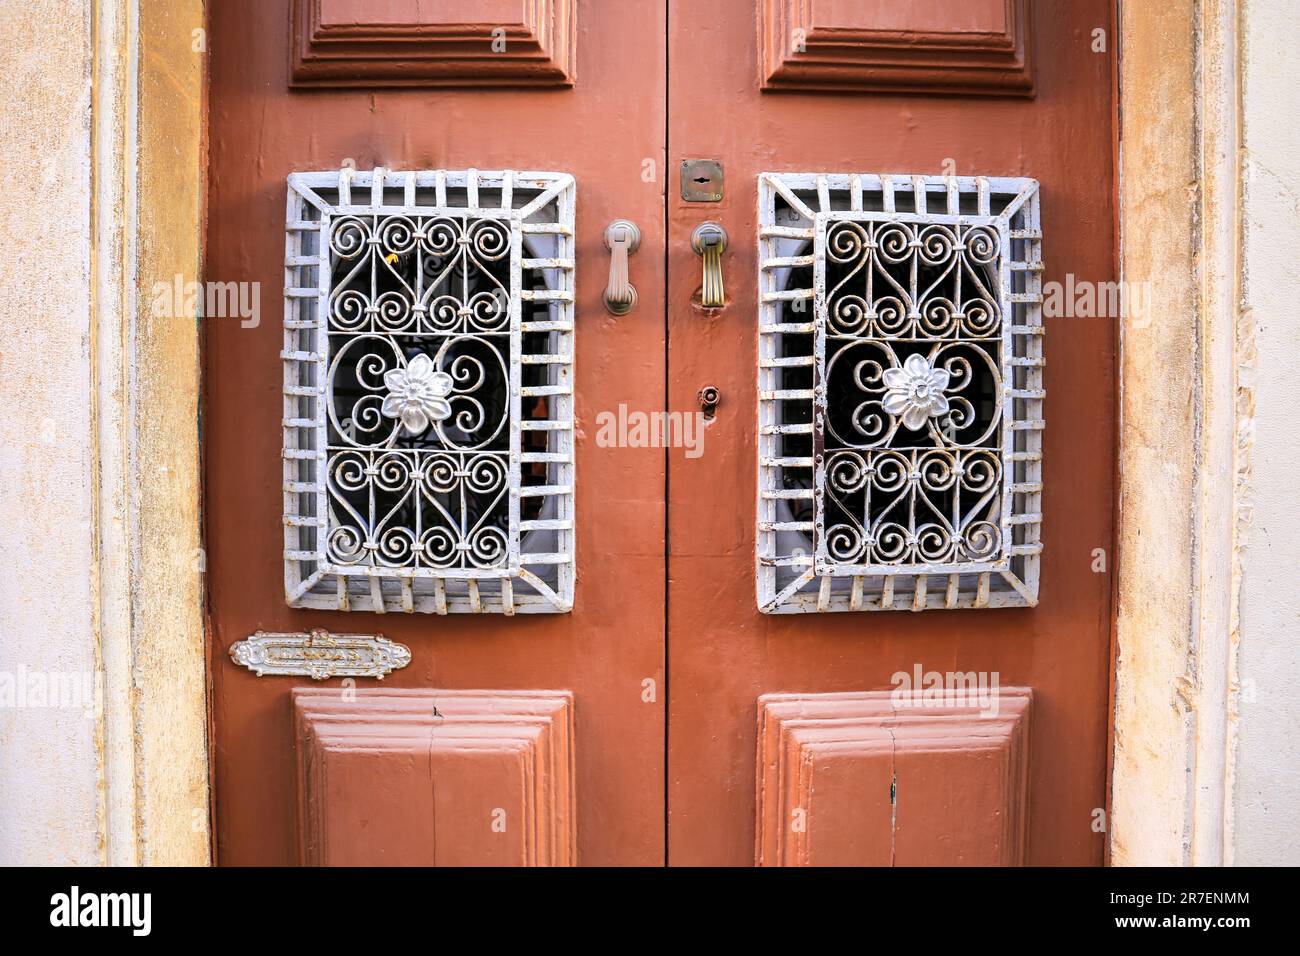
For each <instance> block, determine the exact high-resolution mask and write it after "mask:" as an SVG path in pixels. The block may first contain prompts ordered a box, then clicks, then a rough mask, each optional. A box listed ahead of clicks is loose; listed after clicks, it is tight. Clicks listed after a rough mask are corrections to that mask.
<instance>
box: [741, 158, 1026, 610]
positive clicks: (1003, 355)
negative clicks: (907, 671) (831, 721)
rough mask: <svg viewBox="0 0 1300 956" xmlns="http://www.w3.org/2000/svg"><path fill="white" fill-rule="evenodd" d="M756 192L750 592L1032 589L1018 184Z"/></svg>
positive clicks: (842, 596) (796, 604)
mask: <svg viewBox="0 0 1300 956" xmlns="http://www.w3.org/2000/svg"><path fill="white" fill-rule="evenodd" d="M761 191H762V198H761V204H760V213H761V217H762V220H761V224H760V243H761V246H762V249H761V253H762V255H761V259H760V265H759V287H760V295H761V303H760V316H759V328H760V333H761V337H760V354H759V385H760V449H759V482H760V487H759V502H760V504H759V526H758V546H759V552H758V555H757V562H758V568H757V573H758V591H759V605H760V607H761V608H762V609H763V610H766V611H773V612H789V611H827V610H875V609H911V610H922V609H924V608H928V607H947V608H952V607H987V606H1001V605H1023V604H1033V603H1035V602H1036V600H1037V575H1038V554H1039V552H1040V551H1041V543H1040V538H1039V530H1040V526H1041V514H1040V512H1041V507H1040V494H1041V429H1042V398H1043V390H1042V378H1041V377H1042V364H1043V363H1042V345H1041V333H1042V328H1041V320H1040V303H1041V294H1040V292H1039V278H1038V276H1039V272H1040V271H1041V268H1042V266H1041V259H1040V253H1039V240H1040V233H1039V230H1038V218H1037V217H1038V207H1037V184H1036V183H1035V182H1034V181H1032V180H1023V179H985V178H982V177H980V178H970V179H968V178H950V177H902V176H883V177H882V176H866V175H862V176H848V175H816V174H810V175H799V174H779V175H777V174H765V175H764V176H762V177H761ZM936 200H938V202H939V204H940V205H941V206H942V208H943V210H944V211H943V212H942V213H938V212H930V211H929V207H930V204H932V203H935V201H936ZM809 312H811V315H809V314H808V313H809Z"/></svg>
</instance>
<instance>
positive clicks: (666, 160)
mask: <svg viewBox="0 0 1300 956" xmlns="http://www.w3.org/2000/svg"><path fill="white" fill-rule="evenodd" d="M671 57H672V0H664V149H663V164H662V167H661V174H660V180H659V182H660V186H661V191H662V193H663V200H664V205H663V236H664V243H663V246H664V248H663V255H664V392H663V394H664V398H663V404H664V411H668V410H669V409H670V408H671V406H672V391H671V390H672V374H671V371H672V369H671V364H670V363H671V356H672V353H671V352H670V351H669V348H668V346H669V340H668V337H669V330H670V321H669V316H670V312H669V307H668V297H669V293H670V290H671V283H670V282H669V274H668V265H669V255H668V250H669V241H670V240H669V230H670V229H671V221H670V217H669V214H668V211H669V207H668V200H669V194H670V191H671V185H672V184H671V182H670V180H671V178H672V151H671V146H672V128H673V125H672V97H671V95H670V94H671V89H672V87H671V84H670V80H669V77H670V76H671V71H672V60H671ZM663 444H664V448H663V455H664V464H663V467H664V580H663V586H664V601H663V604H664V608H663V622H664V624H663V626H664V642H663V644H664V646H663V667H662V674H663V678H662V680H661V684H662V687H661V688H660V690H661V691H662V693H663V702H664V704H663V708H664V709H663V715H664V718H663V719H664V759H663V768H664V855H663V859H664V866H665V867H667V866H668V864H669V861H668V821H669V818H670V816H669V812H668V790H669V787H668V783H669V780H670V779H671V778H670V777H669V775H668V760H669V749H668V729H669V713H670V710H669V707H668V700H669V696H668V695H669V694H670V693H671V691H670V689H669V683H670V681H669V676H668V640H669V634H668V582H669V580H670V576H669V568H668V562H669V560H670V559H671V553H672V548H671V541H672V537H671V535H670V534H669V525H668V522H669V519H670V518H671V516H672V512H671V509H670V508H669V500H670V498H669V490H670V483H671V470H670V468H669V465H670V464H671V461H672V459H671V457H670V451H671V450H670V449H669V448H668V445H669V443H668V442H664V443H663Z"/></svg>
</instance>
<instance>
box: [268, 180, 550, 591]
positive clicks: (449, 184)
mask: <svg viewBox="0 0 1300 956" xmlns="http://www.w3.org/2000/svg"><path fill="white" fill-rule="evenodd" d="M357 189H363V190H365V195H364V197H362V198H363V201H360V202H357V201H354V199H353V195H354V190H357ZM572 217H573V180H572V177H569V176H567V175H563V174H556V173H513V172H509V171H507V172H500V173H488V172H479V171H476V170H469V171H466V172H447V171H433V172H427V173H393V172H390V171H387V170H383V169H376V170H374V171H373V172H372V173H354V172H353V171H351V170H347V169H345V170H343V171H342V172H340V173H303V174H295V175H293V176H291V177H290V178H289V253H288V258H287V260H286V290H285V296H286V312H285V335H286V350H285V353H284V358H285V359H286V363H287V364H286V375H285V398H286V412H287V415H286V421H285V427H286V447H285V461H286V466H285V477H286V484H285V492H286V524H287V526H288V529H289V530H288V533H287V538H286V552H285V557H286V568H287V577H286V587H287V590H288V597H289V602H290V603H291V604H294V605H296V606H307V607H335V608H340V609H357V610H374V611H380V612H382V611H387V610H405V611H433V612H437V613H447V612H448V611H500V612H504V613H507V614H512V613H515V612H516V611H547V610H551V611H554V610H568V608H569V607H570V606H571V603H572V585H573V562H572V553H573V548H572V509H573V479H572V443H573V432H572V418H573V413H572V407H571V401H572V383H571V370H572V355H573V350H572V334H571V333H572V303H573V292H572V283H573V229H572V222H573V219H572Z"/></svg>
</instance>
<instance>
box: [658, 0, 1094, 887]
mask: <svg viewBox="0 0 1300 956" xmlns="http://www.w3.org/2000/svg"><path fill="white" fill-rule="evenodd" d="M904 8H906V9H907V10H908V11H909V12H908V17H909V19H907V20H906V22H895V20H896V19H897V18H896V17H894V15H893V14H892V13H891V12H890V11H891V10H895V9H898V10H902V9H904ZM1031 8H1032V20H1030V19H1029V13H1030V9H1031ZM962 11H964V12H962ZM891 17H894V18H893V19H891ZM801 18H802V19H801ZM1094 28H1102V29H1104V30H1106V31H1107V34H1106V35H1107V36H1108V37H1111V38H1113V36H1114V33H1113V30H1112V29H1111V28H1112V10H1111V5H1109V4H1107V3H1105V2H1101V0H1097V2H1086V3H1077V4H1030V3H1009V4H956V3H946V2H935V3H926V4H911V5H897V4H894V5H886V4H876V3H872V4H844V3H830V2H827V3H812V4H795V3H787V2H783V0H761V2H759V3H757V4H756V3H755V2H753V0H719V2H718V3H716V4H713V5H711V7H710V8H709V12H708V15H707V16H701V15H700V13H699V11H698V9H696V8H695V7H693V6H692V5H690V4H687V3H685V2H680V0H674V2H671V3H670V9H669V40H670V43H669V45H670V52H669V63H670V71H669V117H670V129H669V137H670V138H669V159H670V163H671V165H672V166H673V168H676V166H677V164H678V163H679V162H680V161H682V160H684V159H700V158H713V159H720V160H721V161H722V162H723V164H724V166H725V181H726V184H727V189H726V194H725V195H724V197H723V198H722V200H721V201H720V202H719V203H716V204H708V205H705V204H697V203H686V202H682V201H680V200H679V199H678V194H677V191H676V190H675V189H670V191H669V203H668V205H669V228H668V244H669V245H668V262H669V274H668V298H667V301H668V312H669V338H668V353H669V394H668V398H669V407H671V408H675V409H680V408H690V407H694V406H695V405H696V402H697V399H696V395H697V393H698V391H699V389H700V387H701V386H702V385H704V384H705V383H707V384H710V385H713V386H716V387H717V388H718V389H719V390H720V391H721V394H722V400H721V402H720V403H719V405H718V408H717V412H716V417H715V418H714V419H713V421H712V423H711V424H710V426H709V429H708V432H707V443H706V448H707V452H706V454H705V455H704V456H702V457H700V458H697V459H690V458H686V457H684V456H682V455H679V454H674V455H670V457H669V487H670V489H671V494H670V500H669V519H668V527H669V553H670V559H669V644H668V660H669V673H670V676H671V688H670V690H671V695H670V702H669V734H668V767H669V786H668V805H669V812H670V824H669V831H668V833H669V861H670V862H671V863H673V864H682V865H694V864H724V865H749V864H752V863H754V862H755V861H756V860H757V861H758V862H762V863H800V862H804V863H807V862H835V863H854V862H856V863H885V862H895V863H915V862H931V863H934V862H952V863H958V862H1004V863H1006V862H1019V861H1021V860H1023V861H1024V862H1027V863H1030V864H1094V865H1095V864H1098V863H1100V862H1101V858H1102V849H1103V834H1101V833H1098V832H1095V830H1094V821H1095V819H1096V816H1095V813H1094V810H1096V809H1098V808H1102V807H1104V806H1105V783H1106V733H1107V723H1106V712H1107V693H1108V676H1109V635H1110V628H1111V604H1110V579H1109V577H1108V575H1107V574H1105V573H1096V572H1094V570H1093V569H1094V566H1095V565H1096V555H1097V552H1096V551H1095V549H1102V551H1103V552H1104V554H1105V555H1107V556H1109V555H1111V554H1112V551H1111V545H1112V540H1113V539H1112V498H1113V487H1114V486H1113V479H1112V472H1113V467H1114V452H1113V446H1114V429H1113V412H1114V352H1115V336H1114V328H1113V322H1112V321H1111V320H1108V319H1056V320H1048V322H1047V324H1048V326H1049V327H1050V328H1049V335H1048V336H1046V338H1045V340H1044V345H1043V350H1044V353H1045V355H1046V366H1045V369H1044V370H1043V378H1044V380H1045V387H1046V398H1045V400H1044V401H1043V403H1042V404H1043V414H1042V417H1043V418H1045V419H1046V422H1047V427H1046V430H1045V432H1043V455H1042V460H1043V465H1042V468H1043V474H1042V482H1043V485H1044V488H1043V491H1042V495H1041V512H1042V514H1043V515H1044V516H1045V523H1044V524H1043V527H1042V532H1041V540H1042V544H1043V550H1042V557H1041V576H1040V581H1039V587H1038V593H1037V606H1033V607H993V606H987V607H970V608H968V609H956V610H945V609H943V608H944V606H945V604H946V603H947V602H946V601H945V600H944V598H945V592H946V586H947V577H946V576H944V577H943V578H942V579H939V580H935V581H933V582H932V584H931V586H932V588H937V591H936V593H931V594H929V595H927V597H926V599H925V600H924V601H922V602H919V603H920V606H921V607H927V606H928V607H930V608H932V609H929V610H923V611H921V612H920V613H898V614H884V613H869V612H868V611H867V610H865V609H864V610H861V611H856V612H855V611H851V610H845V611H844V612H843V613H818V603H819V601H818V598H819V597H820V594H819V590H820V589H819V588H816V587H814V589H813V591H812V595H811V597H810V598H809V601H810V604H811V606H810V607H809V608H807V610H808V613H792V614H764V613H761V612H760V610H759V607H758V603H757V601H756V595H755V588H754V579H753V576H754V571H755V564H756V558H755V554H756V544H757V542H756V531H755V507H754V504H753V502H754V498H753V497H751V495H750V494H749V493H748V489H752V488H754V487H755V485H756V478H757V474H756V471H757V457H758V454H759V451H758V440H757V427H756V424H755V410H756V408H757V407H758V404H759V396H758V385H757V382H758V374H757V370H756V367H757V358H758V347H759V344H758V343H759V334H758V328H757V327H758V323H759V321H760V320H759V295H760V292H761V290H760V289H759V288H758V287H757V284H756V279H755V277H756V276H757V275H758V272H759V268H758V256H759V250H760V244H759V239H758V221H757V217H756V205H757V184H758V180H759V176H760V174H762V173H765V172H788V173H840V174H860V175H861V176H862V177H864V178H869V177H877V176H878V174H882V173H886V174H902V177H903V181H904V182H908V181H910V180H911V177H913V176H918V175H923V176H941V175H943V174H945V173H947V174H955V175H957V176H959V177H1025V178H1029V179H1036V180H1038V181H1039V183H1040V184H1041V223H1042V250H1043V251H1042V255H1043V258H1044V260H1045V262H1046V269H1045V271H1044V272H1043V274H1042V279H1043V281H1044V282H1048V281H1064V280H1065V278H1066V274H1067V273H1071V274H1073V275H1074V276H1076V277H1078V278H1079V279H1086V280H1089V281H1096V282H1102V281H1112V280H1113V278H1114V261H1115V250H1114V243H1113V208H1112V194H1113V183H1114V179H1113V176H1114V174H1113V163H1112V150H1113V138H1112V61H1111V57H1110V55H1109V54H1106V53H1096V52H1093V49H1092V46H1093V33H1092V31H1093V30H1094ZM837 29H838V30H840V31H841V32H840V33H839V34H838V37H839V38H840V40H843V39H844V38H845V36H846V34H845V33H844V32H843V31H844V30H847V31H849V32H850V33H852V34H854V37H856V39H858V40H861V41H862V43H861V44H860V45H858V46H857V47H856V48H854V44H853V43H848V44H845V43H842V42H841V43H839V45H838V46H837V40H836V36H837V34H836V33H835V31H836V30H837ZM760 31H761V32H760ZM756 33H757V34H759V36H760V43H758V44H756V43H755V42H754V39H753V38H754V36H755V35H756ZM854 37H850V38H849V39H853V38H854ZM926 44H930V45H932V46H936V49H937V48H942V49H943V50H944V51H946V52H945V53H944V54H943V56H938V55H933V51H926V50H924V49H922V48H923V47H925V46H926ZM909 50H910V51H911V52H910V53H909V52H908V51H909ZM1030 63H1032V68H1031V67H1030V66H1028V64H1030ZM1026 76H1032V86H1031V85H1029V84H1027V83H1026V82H1024V78H1025V77H1026ZM990 78H992V79H990ZM764 86H766V87H767V89H764ZM864 90H869V91H886V90H887V91H889V92H887V93H885V92H875V93H867V94H866V95H864V93H863V91H864ZM917 91H920V93H918V92H917ZM936 92H937V93H939V94H940V95H933V94H935V93H936ZM921 93H924V94H926V95H920V94H921ZM938 195H940V196H941V195H942V192H940V193H939V194H938ZM900 208H901V207H900ZM930 211H931V212H934V211H935V210H934V209H931V210H930ZM938 211H940V212H942V211H943V209H942V208H941V207H940V208H939V210H938ZM705 219H714V220H717V221H718V222H720V223H721V224H722V225H723V226H724V227H725V229H726V231H727V232H728V234H729V236H730V243H729V246H728V249H727V252H726V253H725V254H724V255H723V269H724V273H725V288H726V292H727V299H728V304H727V305H726V306H725V307H724V308H721V309H705V308H702V307H701V306H699V305H698V304H697V302H694V301H693V297H694V296H695V295H696V290H697V289H698V288H699V287H700V285H701V266H700V259H699V257H697V256H696V255H695V254H694V252H693V251H692V250H691V248H690V243H689V237H690V235H691V232H692V230H693V229H694V228H695V227H696V226H697V225H698V224H699V223H700V222H701V221H703V220H705ZM810 315H811V313H810ZM805 321H811V318H809V319H807V320H805ZM760 424H761V422H760ZM769 424H770V423H769ZM1035 503H1037V502H1035ZM760 570H761V569H760ZM975 593H976V592H972V597H971V602H972V603H973V602H974V601H975ZM851 600H852V597H851V595H846V596H845V597H843V598H842V599H840V598H838V597H834V598H833V597H832V595H827V603H828V604H830V603H834V602H835V601H840V603H842V604H844V605H847V604H848V603H849V602H850V601H851ZM863 600H864V602H869V601H871V600H875V601H876V602H880V601H881V600H882V595H881V594H880V593H876V594H875V595H871V594H868V595H867V596H866V597H865V598H864V599H863ZM955 603H957V604H958V606H959V607H960V604H961V602H955ZM988 603H989V604H990V605H991V604H993V603H996V602H992V601H990V602H988ZM1021 603H1028V602H1021ZM911 604H912V602H911V601H908V602H907V606H908V607H909V608H910V606H911ZM826 610H831V608H829V607H828V608H826ZM899 673H901V674H904V675H908V676H910V675H912V674H914V673H915V674H917V675H918V677H922V679H924V678H923V675H929V674H936V673H937V674H941V675H948V674H963V675H966V674H969V675H971V676H972V677H975V678H976V679H977V680H978V679H983V680H985V681H986V683H987V684H989V685H991V683H992V681H994V680H996V681H997V682H998V684H999V685H1000V687H1001V688H1002V691H1001V693H1003V694H1005V693H1006V692H1007V691H1008V690H1010V689H1012V688H1019V689H1023V697H1017V698H1016V700H1017V701H1022V702H1023V706H1024V707H1025V713H1024V715H1023V719H1021V720H1020V721H1019V722H1018V723H1017V724H1016V726H1017V728H1018V729H1016V730H1015V732H1014V733H1012V732H1011V731H1008V732H1007V734H1002V733H1001V732H1000V731H999V732H996V733H995V732H993V731H994V725H995V724H998V723H999V721H992V722H990V721H987V720H983V719H982V718H978V717H977V718H974V719H970V720H957V722H956V724H955V725H952V726H947V725H945V727H944V729H941V730H940V731H938V732H939V733H940V735H941V736H942V735H943V733H944V731H945V730H946V731H947V732H948V734H947V736H945V737H944V739H945V740H947V741H948V742H947V743H946V744H945V745H944V746H940V747H929V746H916V747H915V749H912V746H911V745H909V747H908V748H901V747H899V745H898V741H897V740H893V738H894V737H901V735H903V734H904V732H905V731H906V730H907V728H910V727H912V726H914V725H915V723H916V722H917V721H920V722H921V725H922V726H925V727H932V726H933V722H928V721H927V720H926V719H925V718H922V717H917V716H915V714H916V712H910V713H909V712H906V711H904V710H903V709H902V707H903V703H904V702H903V700H902V699H901V698H899V697H898V696H897V695H895V696H894V697H891V703H890V704H889V706H888V707H887V708H886V711H887V713H885V714H884V715H883V716H882V714H881V712H880V711H879V710H870V709H869V710H868V712H865V713H864V712H862V710H861V706H858V707H856V709H855V708H852V707H851V708H850V712H849V713H848V714H846V715H844V717H843V719H844V720H845V721H848V722H849V723H850V724H852V725H853V726H857V727H860V728H861V729H859V730H857V731H855V732H854V733H853V734H849V738H848V739H847V740H846V741H843V742H842V745H841V749H840V750H836V751H834V756H833V757H826V761H828V762H827V763H826V765H825V766H823V764H822V763H821V762H820V761H821V759H822V758H821V757H818V756H816V754H817V753H820V752H821V751H811V752H810V753H812V754H814V755H813V756H809V754H808V753H804V752H803V751H802V750H801V749H800V748H803V747H805V746H807V745H806V743H805V742H801V738H800V737H799V734H800V733H802V732H804V731H801V730H799V728H798V727H794V726H786V725H785V724H783V723H782V722H781V721H782V720H783V719H784V718H777V717H772V716H771V715H772V713H773V706H774V705H773V703H772V701H773V700H783V701H786V703H784V704H782V706H783V707H792V708H794V710H795V713H798V714H803V715H804V717H805V718H807V720H809V721H810V722H811V723H812V724H813V729H814V730H815V729H816V722H817V720H820V719H822V718H820V717H818V714H819V713H820V711H819V708H823V707H830V708H831V709H832V710H833V709H834V706H842V705H837V704H835V702H836V701H837V700H841V699H842V698H843V697H844V695H850V696H851V697H852V695H857V696H858V697H863V698H864V699H870V692H884V693H886V695H888V694H889V691H890V690H891V689H892V688H894V687H896V686H897V685H898V682H897V681H896V680H895V679H894V675H896V674H899ZM1018 693H1019V692H1018ZM770 695H787V696H784V697H780V698H773V697H771V696H770ZM790 695H792V696H790ZM1031 697H1032V700H1033V707H1032V710H1033V719H1032V724H1033V732H1032V735H1028V734H1027V730H1028V726H1029V720H1028V701H1029V699H1031ZM853 699H857V698H856V697H854V698H853ZM997 699H998V700H1001V699H1002V698H1001V697H997ZM1016 706H1017V707H1019V706H1021V705H1020V704H1019V703H1018V704H1016ZM1011 710H1012V707H1011V706H1010V705H1007V706H1006V707H1002V708H1000V712H1001V714H1002V717H1001V718H999V720H1000V721H1003V722H1004V721H1005V719H1006V716H1007V714H1008V713H1009V712H1010V711H1011ZM756 713H758V714H764V715H767V716H765V717H763V718H762V720H760V721H756V720H755V715H756ZM941 715H945V716H941ZM954 715H956V716H957V717H961V714H960V712H959V711H957V710H947V711H939V712H935V714H934V718H935V720H940V721H942V720H945V719H947V718H950V717H952V716H954ZM773 721H775V723H773ZM796 723H797V722H796ZM873 728H874V729H873ZM808 732H809V733H811V732H812V731H808ZM927 732H928V731H927ZM882 733H883V734H885V735H886V736H890V737H891V740H893V744H894V746H895V747H899V749H898V750H897V751H894V750H891V752H890V753H891V755H890V756H889V758H888V759H886V758H884V757H881V756H879V755H880V753H881V751H880V740H881V734H882ZM855 734H856V736H855ZM922 736H924V735H922ZM984 737H991V738H992V740H991V741H985V743H988V745H989V746H988V748H987V750H986V749H985V748H984V744H981V743H980V740H981V739H983V738H984ZM907 739H908V740H912V741H913V742H915V740H916V738H911V737H909V738H907ZM791 748H793V749H791ZM989 761H992V764H990V763H989ZM1017 761H1023V765H1022V764H1020V763H1018V762H1017ZM786 766H789V767H792V768H799V772H801V773H808V774H812V777H811V778H810V779H803V778H799V777H797V776H792V777H791V778H790V779H788V780H782V779H781V777H780V775H781V773H782V768H783V767H786ZM1013 766H1014V767H1021V766H1023V769H1022V770H1020V771H1017V772H1022V773H1023V775H1024V780H1025V787H1024V791H1023V794H1022V792H1021V791H1019V790H1018V789H1017V786H1016V784H1015V775H1014V774H1012V775H1011V776H1008V775H1007V774H1008V773H1009V769H1008V768H1011V767H1013ZM998 767H1001V768H1003V769H997V768H998ZM790 772H791V774H795V769H792V770H791V771H790ZM819 775H820V776H819ZM791 801H793V802H795V803H798V802H800V801H805V802H808V803H810V805H807V806H794V805H792V804H791ZM796 811H798V812H796ZM999 820H1001V821H1002V823H998V821H999ZM796 823H797V825H798V827H803V828H804V829H798V828H797V827H796ZM1007 827H1010V829H1007ZM1017 827H1022V828H1023V844H1022V845H1021V844H1019V842H1018V841H1020V837H1019V836H1018V835H1017V833H1016V828H1017ZM756 833H757V835H758V842H757V845H756V837H755V834H756ZM781 840H784V841H785V842H781ZM765 841H767V842H765ZM769 844H770V846H769ZM890 846H893V847H894V848H895V849H894V850H893V851H890V852H886V851H885V849H882V848H888V847H890ZM765 847H768V849H765ZM809 847H811V850H810V849H809ZM905 847H906V848H907V850H906V851H905V852H904V850H903V848H905Z"/></svg>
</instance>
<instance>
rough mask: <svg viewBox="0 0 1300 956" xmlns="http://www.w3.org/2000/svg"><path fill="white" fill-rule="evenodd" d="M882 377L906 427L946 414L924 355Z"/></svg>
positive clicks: (939, 385) (944, 382) (938, 375)
mask: <svg viewBox="0 0 1300 956" xmlns="http://www.w3.org/2000/svg"><path fill="white" fill-rule="evenodd" d="M390 374H391V373H390ZM881 378H882V380H883V382H884V384H885V388H886V390H887V391H886V392H885V399H884V402H883V404H884V407H885V411H887V412H888V413H889V414H891V415H893V416H895V417H901V418H902V419H903V425H904V426H906V427H907V428H911V429H913V430H919V429H922V428H924V427H925V423H926V422H928V421H929V420H930V419H931V418H934V417H935V416H937V415H945V414H947V412H948V399H947V398H946V397H944V394H943V392H944V389H946V388H947V387H948V379H949V372H948V370H947V369H942V368H935V367H934V366H933V365H931V364H930V362H929V360H927V359H926V357H925V356H924V355H921V354H919V353H914V354H912V355H909V356H908V357H907V359H906V360H905V361H904V362H903V366H902V368H887V369H885V371H884V373H883V375H882V376H881Z"/></svg>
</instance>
